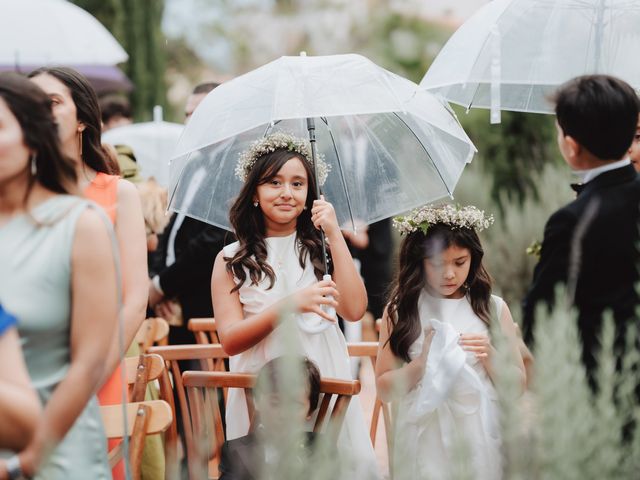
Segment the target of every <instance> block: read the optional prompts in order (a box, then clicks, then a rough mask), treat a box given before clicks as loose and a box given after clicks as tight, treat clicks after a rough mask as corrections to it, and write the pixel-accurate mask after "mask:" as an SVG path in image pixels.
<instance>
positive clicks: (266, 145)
mask: <svg viewBox="0 0 640 480" xmlns="http://www.w3.org/2000/svg"><path fill="white" fill-rule="evenodd" d="M276 150H288V151H290V152H295V153H298V154H299V155H301V156H302V157H303V158H304V159H306V161H307V162H308V163H309V165H311V168H313V160H312V157H311V146H310V144H309V142H308V141H307V140H305V139H303V138H298V137H295V136H293V135H291V134H289V133H284V132H276V133H272V134H271V135H268V136H266V137H263V138H261V139H260V140H257V141H255V142H253V144H251V146H250V147H249V148H248V149H247V150H245V151H244V152H242V153H241V154H240V156H239V158H238V164H237V165H236V170H235V173H236V177H238V179H240V181H242V182H244V181H246V180H247V177H248V176H249V172H250V171H251V169H252V168H253V166H254V165H255V164H256V162H257V161H258V159H259V158H260V157H262V156H263V155H266V154H268V153H273V152H275V151H276ZM316 160H317V162H318V169H317V170H318V183H319V184H320V185H324V182H326V181H327V176H328V175H329V172H330V171H331V165H327V164H326V163H325V161H324V156H323V155H321V154H316Z"/></svg>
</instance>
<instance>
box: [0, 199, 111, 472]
mask: <svg viewBox="0 0 640 480" xmlns="http://www.w3.org/2000/svg"><path fill="white" fill-rule="evenodd" d="M88 205H89V202H87V201H86V200H82V199H80V198H78V197H74V196H70V195H56V196H55V197H53V198H50V199H49V200H47V201H45V202H43V203H41V204H39V205H38V206H37V207H36V208H34V209H33V210H32V211H31V217H32V218H30V216H29V215H19V216H16V217H14V218H12V219H11V220H9V222H8V223H6V224H4V225H2V226H0V247H1V248H0V303H1V304H2V305H3V306H4V308H5V309H6V310H7V311H9V312H11V313H12V314H13V315H15V316H16V317H17V319H18V333H19V334H20V338H21V342H22V351H23V353H24V357H25V361H26V363H27V368H28V370H29V375H30V376H31V380H32V382H33V385H34V387H35V388H36V389H37V391H38V394H39V396H40V399H41V401H42V402H43V404H45V405H46V403H47V401H48V400H49V399H50V398H51V395H52V393H53V391H54V390H55V388H56V386H57V385H58V384H59V383H60V382H61V381H62V379H63V378H64V377H65V375H66V373H67V371H68V369H69V365H70V323H71V251H72V245H73V238H74V233H75V228H76V222H77V220H78V217H79V216H80V214H81V213H82V212H83V211H84V210H85V209H86V208H87V207H88ZM34 219H35V220H36V221H37V222H39V223H40V225H38V224H37V223H36V222H35V221H34ZM0 454H1V455H2V456H5V457H6V456H7V452H4V453H3V452H0ZM35 478H36V479H38V480H86V479H92V480H102V479H104V480H110V479H111V470H110V468H109V463H108V460H107V441H106V437H105V433H104V429H103V425H102V419H101V417H100V410H99V408H98V403H97V400H96V398H95V397H93V398H92V399H91V400H90V401H89V403H88V404H87V406H86V407H85V409H84V411H83V412H82V413H81V414H80V416H79V417H78V418H77V420H76V422H75V423H74V425H73V427H71V429H70V430H69V432H68V433H67V435H66V436H65V438H64V439H63V440H62V441H61V442H60V444H59V445H58V446H57V447H56V448H55V450H54V451H53V453H52V454H51V456H50V457H49V458H47V459H45V461H44V463H43V464H42V466H41V468H40V471H39V472H38V474H37V475H36V477H35Z"/></svg>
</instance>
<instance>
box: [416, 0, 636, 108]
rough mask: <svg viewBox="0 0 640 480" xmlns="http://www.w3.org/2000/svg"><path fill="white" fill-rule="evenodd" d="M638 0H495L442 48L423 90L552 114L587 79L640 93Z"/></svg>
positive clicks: (459, 100) (465, 102)
mask: <svg viewBox="0 0 640 480" xmlns="http://www.w3.org/2000/svg"><path fill="white" fill-rule="evenodd" d="M639 25H640V2H638V1H637V0H493V1H492V2H490V3H489V4H488V5H486V6H484V7H483V8H481V9H480V10H478V12H476V14H475V15H474V16H472V17H471V18H470V19H469V20H468V21H466V22H465V23H464V24H463V25H462V26H461V27H460V28H459V29H458V30H457V31H456V32H455V33H454V35H453V36H452V37H451V38H450V39H449V41H448V42H447V44H446V45H445V46H444V47H443V48H442V50H441V51H440V53H439V54H438V56H437V57H436V59H435V60H434V62H433V64H432V65H431V67H430V68H429V70H428V71H427V73H426V75H425V76H424V78H423V79H422V81H421V82H420V86H422V87H424V88H426V89H428V90H429V91H431V92H434V93H439V94H441V95H442V96H444V98H446V99H447V100H448V101H450V102H453V103H456V104H459V105H462V106H464V107H467V108H470V107H479V108H492V109H493V110H494V111H495V110H499V109H503V110H514V111H522V112H535V113H551V112H552V110H553V107H552V105H551V104H550V103H549V101H548V100H547V99H548V96H549V94H551V93H552V92H553V91H554V90H555V89H556V88H557V87H558V86H559V85H561V84H562V83H564V82H566V81H567V80H569V79H571V78H573V77H576V76H579V75H585V74H592V73H604V74H609V75H614V76H617V77H620V78H622V79H624V80H626V81H627V82H629V83H630V84H631V85H633V86H634V87H635V88H636V89H640V62H638V60H637V53H636V52H638V51H640V27H639Z"/></svg>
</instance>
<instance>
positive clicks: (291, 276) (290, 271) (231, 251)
mask: <svg viewBox="0 0 640 480" xmlns="http://www.w3.org/2000/svg"><path fill="white" fill-rule="evenodd" d="M265 241H266V244H267V262H268V263H269V265H271V267H272V268H273V270H274V272H275V274H276V280H275V283H274V285H273V288H271V289H268V287H269V280H268V279H266V278H265V279H262V281H261V282H260V283H259V284H258V285H251V284H250V281H249V280H248V279H249V274H248V271H247V281H245V283H244V284H243V285H242V286H241V287H240V289H239V291H238V293H239V295H240V302H241V303H242V309H243V313H244V317H245V318H247V317H249V316H251V315H255V314H257V313H259V312H261V311H263V310H264V309H265V308H267V307H269V306H270V305H272V304H274V303H276V302H277V301H279V300H280V299H282V298H284V297H286V296H288V295H290V294H291V293H293V292H295V291H298V290H300V289H303V288H305V287H308V286H309V285H311V284H313V283H315V282H317V281H318V280H317V278H316V276H315V273H314V269H313V266H312V264H311V262H310V260H309V259H308V258H307V262H306V264H305V267H304V269H303V268H301V267H300V261H299V254H298V252H299V250H298V245H297V241H296V233H295V232H294V233H293V234H291V235H288V236H286V237H267V238H265ZM238 248H239V243H238V242H235V243H232V244H231V245H227V246H226V247H225V248H224V256H225V257H228V258H230V257H233V256H234V255H235V253H236V252H237V251H238ZM236 281H237V279H236ZM301 317H302V319H303V321H307V322H309V323H310V324H315V323H316V322H317V321H318V317H317V315H315V314H303V315H301ZM286 333H287V332H284V330H283V326H282V325H281V326H279V327H276V329H275V330H274V331H273V332H271V334H269V336H267V337H266V338H264V339H263V340H262V341H260V342H259V343H257V344H256V345H254V346H253V347H251V348H249V349H248V350H246V351H244V352H242V353H240V354H238V355H234V356H232V357H231V358H230V359H229V369H230V371H232V372H249V373H257V372H258V371H259V370H260V368H262V366H263V365H264V364H265V363H267V362H268V361H270V360H272V359H273V358H276V357H279V356H281V355H283V354H284V353H285V352H286V351H290V350H286V348H285V347H284V346H283V338H284V336H285V334H286ZM296 335H297V348H298V349H299V353H300V354H301V355H305V356H307V357H308V358H309V359H310V360H312V361H313V362H314V363H315V364H316V365H317V366H318V369H319V370H320V374H321V375H322V376H327V377H333V378H341V379H348V380H351V379H352V377H351V371H350V363H349V354H348V352H347V345H346V342H345V339H344V335H343V334H342V332H341V331H340V328H339V327H338V325H337V323H336V325H335V326H330V327H329V328H327V329H325V330H323V331H322V332H320V333H315V334H313V333H307V332H306V331H303V330H301V329H298V330H297V332H296ZM287 338H290V336H287ZM288 348H289V349H290V348H291V346H290V345H289V346H288ZM226 408H227V410H226V422H227V439H228V440H233V439H234V438H238V437H241V436H244V435H246V434H247V433H248V431H249V418H248V415H247V406H246V403H245V398H244V392H243V391H242V390H240V389H230V390H229V393H228V397H227V406H226ZM338 448H339V450H340V451H342V452H345V454H346V455H348V456H349V457H350V460H352V461H355V462H356V464H357V465H358V466H359V467H358V468H359V469H358V472H359V473H358V475H357V478H358V479H360V478H362V479H370V478H379V474H378V472H377V466H376V459H375V455H374V452H373V447H372V446H371V440H370V438H369V434H368V429H367V425H366V423H365V420H364V414H363V411H362V406H361V404H360V399H359V397H358V396H354V397H353V398H352V399H351V402H350V404H349V408H348V410H347V413H346V416H345V420H344V424H343V427H342V431H341V432H340V436H339V439H338Z"/></svg>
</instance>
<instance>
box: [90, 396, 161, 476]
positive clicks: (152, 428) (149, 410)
mask: <svg viewBox="0 0 640 480" xmlns="http://www.w3.org/2000/svg"><path fill="white" fill-rule="evenodd" d="M100 413H101V415H102V422H103V424H104V429H105V433H106V435H107V438H109V439H117V438H123V437H125V436H127V437H129V439H130V440H129V465H130V468H131V476H132V479H133V480H139V479H140V466H141V464H142V452H143V450H144V439H145V437H146V436H147V435H152V434H155V433H162V432H164V431H165V430H167V429H168V428H169V426H170V425H171V422H172V419H173V413H172V412H171V407H170V406H169V404H168V403H167V402H165V401H163V400H150V401H147V402H133V403H127V404H126V405H125V407H124V408H123V406H122V405H107V406H101V407H100ZM125 415H126V423H125ZM125 425H126V431H125ZM122 456H123V448H122V444H120V445H119V446H118V447H116V448H114V449H113V450H112V451H111V452H109V464H110V465H111V467H112V468H113V467H114V466H115V465H116V464H117V463H118V462H119V461H120V460H121V459H122Z"/></svg>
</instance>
